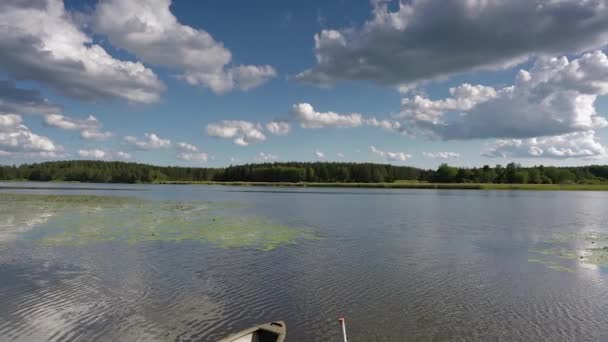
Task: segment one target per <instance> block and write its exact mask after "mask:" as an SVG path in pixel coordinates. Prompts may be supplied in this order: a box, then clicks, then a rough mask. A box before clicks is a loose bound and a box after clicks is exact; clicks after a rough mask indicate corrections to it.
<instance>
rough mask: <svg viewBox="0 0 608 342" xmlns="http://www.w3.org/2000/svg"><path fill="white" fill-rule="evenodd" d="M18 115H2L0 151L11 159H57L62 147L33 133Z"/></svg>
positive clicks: (0, 117) (0, 118)
mask: <svg viewBox="0 0 608 342" xmlns="http://www.w3.org/2000/svg"><path fill="white" fill-rule="evenodd" d="M22 121H23V120H22V118H21V116H19V115H16V114H0V151H1V154H2V155H3V156H9V157H42V158H55V157H59V156H60V155H61V151H62V148H61V146H58V145H56V144H55V143H54V142H53V141H52V140H51V139H49V138H47V137H45V136H41V135H38V134H36V133H33V132H32V131H31V130H30V129H29V128H28V127H27V126H25V125H24V124H23V123H22Z"/></svg>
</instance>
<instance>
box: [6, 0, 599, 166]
mask: <svg viewBox="0 0 608 342" xmlns="http://www.w3.org/2000/svg"><path fill="white" fill-rule="evenodd" d="M606 18H608V0H587V1H581V0H535V1H530V0H454V1H450V2H446V1H444V0H401V1H398V0H394V1H389V0H372V1H367V0H359V1H355V0H340V1H317V0H310V1H295V0H293V1H288V0H269V1H264V2H256V1H244V0H243V1H237V0H223V1H214V0H205V1H195V0H180V1H173V2H172V1H171V0H130V1H123V0H81V1H77V0H65V1H62V0H3V1H2V2H1V3H0V164H21V163H34V162H40V161H47V160H65V159H86V160H121V161H133V162H142V163H150V164H156V165H180V166H201V167H222V166H226V165H230V164H243V163H252V162H266V161H319V160H320V161H354V162H376V163H391V164H395V165H411V166H416V167H422V168H435V167H437V166H438V165H439V164H441V163H448V164H451V165H458V166H467V167H475V166H482V165H486V164H488V165H495V164H506V163H509V162H512V161H513V162H517V163H521V164H522V165H538V164H544V165H589V164H605V163H606V162H607V161H608V147H607V145H606V144H607V141H608V128H607V126H608V119H606V113H607V112H608V96H606V95H608V48H607V47H608V20H606Z"/></svg>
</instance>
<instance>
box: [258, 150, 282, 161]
mask: <svg viewBox="0 0 608 342" xmlns="http://www.w3.org/2000/svg"><path fill="white" fill-rule="evenodd" d="M277 159H279V157H278V156H277V155H276V154H272V153H264V152H260V153H258V154H257V155H256V156H255V157H254V158H253V160H255V161H257V162H269V161H274V160H277Z"/></svg>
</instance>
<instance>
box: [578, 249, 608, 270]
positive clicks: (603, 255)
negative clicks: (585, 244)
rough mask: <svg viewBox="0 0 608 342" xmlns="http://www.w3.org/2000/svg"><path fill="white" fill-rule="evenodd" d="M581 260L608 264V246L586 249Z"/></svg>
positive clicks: (600, 264)
mask: <svg viewBox="0 0 608 342" xmlns="http://www.w3.org/2000/svg"><path fill="white" fill-rule="evenodd" d="M582 260H583V261H584V262H587V263H589V264H594V265H598V266H608V246H604V247H601V248H589V249H587V253H586V255H585V256H584V257H583V259H582Z"/></svg>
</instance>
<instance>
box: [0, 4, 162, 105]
mask: <svg viewBox="0 0 608 342" xmlns="http://www.w3.org/2000/svg"><path fill="white" fill-rule="evenodd" d="M0 68H1V69H2V70H3V71H4V72H5V73H7V74H9V75H10V76H11V77H13V78H16V79H25V80H33V81H38V82H40V83H42V84H45V85H48V86H50V87H52V88H53V89H55V90H57V91H59V92H60V93H62V94H65V95H68V96H72V97H75V98H79V99H85V100H99V99H116V98H120V99H125V100H128V101H130V102H138V103H151V102H155V101H157V100H158V99H159V96H160V93H161V92H162V91H163V90H164V89H165V86H164V85H163V84H162V82H161V81H160V80H159V79H158V77H157V76H156V75H155V74H154V72H153V71H152V70H150V69H148V68H146V67H145V66H144V65H143V64H141V63H139V62H130V61H123V60H119V59H116V58H114V57H112V56H111V55H110V54H108V53H107V52H106V50H104V48H102V47H101V46H100V45H98V44H95V43H94V41H93V40H92V38H91V37H89V36H88V35H87V34H85V33H84V32H83V31H82V30H80V28H79V27H78V26H77V24H76V23H75V21H74V20H73V18H72V16H71V14H70V13H69V12H67V11H66V10H65V7H64V5H63V1H62V0H39V1H19V0H5V1H2V2H1V3H0Z"/></svg>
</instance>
